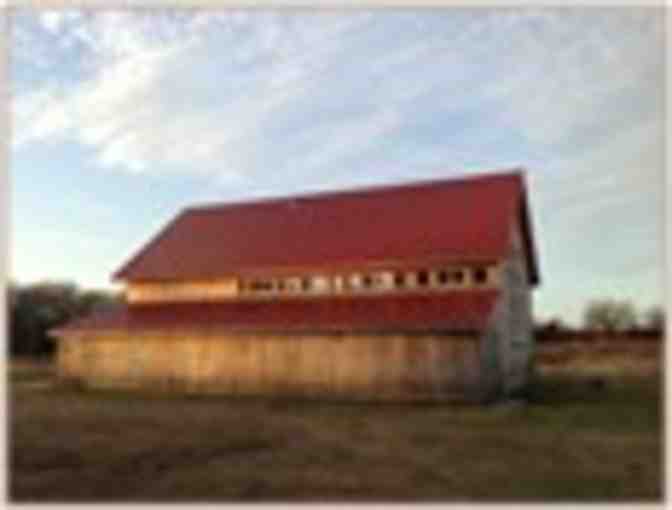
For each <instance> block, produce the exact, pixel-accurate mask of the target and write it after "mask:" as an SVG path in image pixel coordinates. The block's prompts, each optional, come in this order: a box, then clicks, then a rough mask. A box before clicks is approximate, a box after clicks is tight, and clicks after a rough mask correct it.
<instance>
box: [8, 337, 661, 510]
mask: <svg viewBox="0 0 672 510" xmlns="http://www.w3.org/2000/svg"><path fill="white" fill-rule="evenodd" d="M658 346H659V345H658V343H656V342H651V341H647V342H640V343H639V344H637V342H635V343H632V344H627V345H626V344H622V343H619V344H616V343H612V344H610V343H608V342H604V343H602V344H600V345H597V344H596V345H589V346H587V347H586V346H585V345H570V344H566V345H564V344H557V345H547V346H541V347H540V349H539V356H538V367H539V370H538V380H537V383H536V385H535V388H534V390H533V392H532V394H531V396H530V398H531V401H530V403H529V404H527V405H524V406H521V405H495V406H487V407H476V406H456V405H450V406H447V405H390V404H384V405H381V404H378V405H364V404H357V405H355V404H343V403H338V404H337V403H323V402H290V401H266V400H263V399H235V398H217V397H207V398H205V397H202V398H196V397H167V396H151V395H144V396H142V395H136V396H133V395H129V394H123V393H111V392H103V393H101V392H82V391H78V390H75V389H65V388H61V387H58V386H55V385H54V384H53V368H52V366H51V365H50V364H48V363H36V362H28V361H19V362H14V363H12V366H11V377H10V381H11V382H10V405H11V408H10V422H11V423H10V438H9V439H10V462H11V465H10V466H11V468H10V469H11V471H10V478H9V486H10V497H11V499H12V500H14V501H21V502H30V501H35V502H38V501H40V502H43V501H52V502H66V501H138V502H143V501H144V502H149V501H180V500H182V501H188V500H190V501H218V500H219V501H222V500H230V501H299V500H301V501H343V500H351V501H352V500H354V501H447V502H459V501H484V502H487V501H507V502H509V501H556V502H559V501H586V502H588V501H660V500H661V498H662V489H661V484H662V466H661V464H662V446H663V442H662V423H661V420H662V405H661V384H660V383H661V380H660V379H661V375H660V374H661V371H660V370H659V369H658V365H659V363H658V359H659V354H658Z"/></svg>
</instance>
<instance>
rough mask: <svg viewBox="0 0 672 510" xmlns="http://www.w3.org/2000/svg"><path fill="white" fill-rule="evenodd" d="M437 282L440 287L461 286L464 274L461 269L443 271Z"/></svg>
mask: <svg viewBox="0 0 672 510" xmlns="http://www.w3.org/2000/svg"><path fill="white" fill-rule="evenodd" d="M437 280H438V282H439V285H448V284H450V283H454V284H460V283H462V282H463V281H464V272H463V271H462V270H461V269H442V270H441V271H439V272H438V274H437Z"/></svg>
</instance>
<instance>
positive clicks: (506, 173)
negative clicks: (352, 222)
mask: <svg viewBox="0 0 672 510" xmlns="http://www.w3.org/2000/svg"><path fill="white" fill-rule="evenodd" d="M524 173H525V169H524V167H522V166H514V167H510V168H506V169H501V170H496V171H492V172H478V173H475V174H471V175H466V176H465V175H456V176H451V177H443V178H434V179H421V180H415V181H406V182H399V183H387V184H373V185H366V186H361V187H355V188H345V189H340V190H338V189H336V190H323V191H313V192H310V191H309V192H305V193H299V194H295V195H281V196H271V197H266V198H264V197H260V198H252V199H247V200H246V199H243V200H236V201H231V202H210V203H203V204H200V205H190V206H187V207H185V208H184V209H182V211H183V212H199V213H202V212H216V211H218V210H221V209H227V208H233V207H247V206H258V205H266V204H268V205H271V204H278V203H283V202H288V203H291V202H293V201H301V200H316V199H329V198H340V197H348V196H349V197H352V196H358V195H367V194H369V193H375V192H393V191H402V190H407V189H418V188H425V187H432V186H436V185H438V184H464V183H473V182H478V181H481V180H489V179H503V178H511V177H522V176H523V175H524Z"/></svg>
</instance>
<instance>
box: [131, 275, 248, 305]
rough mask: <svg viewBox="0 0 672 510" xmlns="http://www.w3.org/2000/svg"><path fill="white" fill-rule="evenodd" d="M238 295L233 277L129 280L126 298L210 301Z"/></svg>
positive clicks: (154, 301)
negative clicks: (166, 280)
mask: <svg viewBox="0 0 672 510" xmlns="http://www.w3.org/2000/svg"><path fill="white" fill-rule="evenodd" d="M237 295H238V281H237V280H236V279H235V278H229V279H225V280H215V281H202V282H161V283H154V282H151V283H150V282H129V283H128V285H127V287H126V300H127V301H128V302H129V303H131V304H132V303H161V302H168V301H211V300H219V299H230V298H234V297H236V296H237Z"/></svg>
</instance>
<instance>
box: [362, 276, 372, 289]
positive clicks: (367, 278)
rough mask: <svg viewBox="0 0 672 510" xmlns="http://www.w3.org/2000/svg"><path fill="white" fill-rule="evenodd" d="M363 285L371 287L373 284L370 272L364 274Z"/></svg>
mask: <svg viewBox="0 0 672 510" xmlns="http://www.w3.org/2000/svg"><path fill="white" fill-rule="evenodd" d="M362 285H364V287H371V286H372V285H373V278H371V276H370V275H368V274H367V275H364V277H363V278H362Z"/></svg>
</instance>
